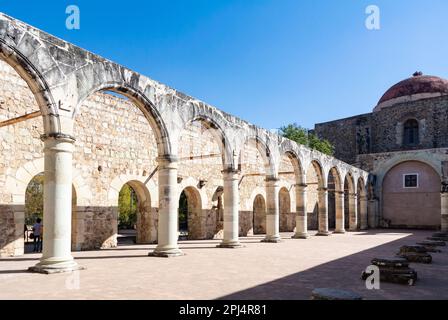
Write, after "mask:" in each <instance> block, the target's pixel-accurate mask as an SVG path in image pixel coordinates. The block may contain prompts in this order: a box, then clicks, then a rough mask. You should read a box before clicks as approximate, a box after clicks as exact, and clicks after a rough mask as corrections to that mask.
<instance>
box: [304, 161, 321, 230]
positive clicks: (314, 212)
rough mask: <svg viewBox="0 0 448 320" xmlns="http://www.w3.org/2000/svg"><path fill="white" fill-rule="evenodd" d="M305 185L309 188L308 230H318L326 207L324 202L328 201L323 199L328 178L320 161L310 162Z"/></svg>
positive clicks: (307, 202) (307, 205)
mask: <svg viewBox="0 0 448 320" xmlns="http://www.w3.org/2000/svg"><path fill="white" fill-rule="evenodd" d="M305 184H306V186H307V187H306V189H307V193H306V195H307V199H306V212H307V217H308V229H311V230H313V229H314V230H318V229H319V225H320V223H319V216H320V214H321V211H322V210H323V209H324V206H325V204H324V203H323V201H324V200H325V202H326V199H323V198H322V197H321V195H322V192H324V191H325V190H326V189H325V188H326V177H325V176H324V171H323V167H322V164H321V163H320V161H319V160H317V159H311V161H310V162H308V167H307V170H306V182H305ZM321 209H322V210H321Z"/></svg>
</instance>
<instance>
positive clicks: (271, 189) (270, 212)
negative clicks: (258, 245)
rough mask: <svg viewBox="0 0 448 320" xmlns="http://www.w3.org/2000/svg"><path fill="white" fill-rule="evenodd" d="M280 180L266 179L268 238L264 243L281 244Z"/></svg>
mask: <svg viewBox="0 0 448 320" xmlns="http://www.w3.org/2000/svg"><path fill="white" fill-rule="evenodd" d="M279 190H280V188H279V185H278V179H277V178H273V177H269V178H267V179H266V237H265V238H264V239H263V240H262V242H274V243H275V242H280V232H279V230H280V205H279V199H278V193H279Z"/></svg>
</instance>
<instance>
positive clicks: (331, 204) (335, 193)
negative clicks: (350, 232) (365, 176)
mask: <svg viewBox="0 0 448 320" xmlns="http://www.w3.org/2000/svg"><path fill="white" fill-rule="evenodd" d="M327 176H328V177H327V185H328V228H329V229H336V226H337V225H338V224H339V223H341V224H342V223H343V221H338V222H339V223H337V219H341V220H343V219H344V217H343V215H341V214H340V212H339V211H340V208H342V205H343V204H342V201H341V200H342V199H341V197H340V196H339V194H340V193H341V192H342V191H343V190H342V183H341V180H342V179H341V174H340V172H339V169H338V168H337V167H332V168H330V170H328V175H327Z"/></svg>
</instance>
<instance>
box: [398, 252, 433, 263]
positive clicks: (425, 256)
mask: <svg viewBox="0 0 448 320" xmlns="http://www.w3.org/2000/svg"><path fill="white" fill-rule="evenodd" d="M397 256H398V257H400V258H404V259H406V260H408V261H409V262H417V263H426V264H429V263H431V262H432V256H431V255H430V254H429V253H416V252H405V253H399V254H397Z"/></svg>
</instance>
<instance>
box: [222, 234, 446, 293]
mask: <svg viewBox="0 0 448 320" xmlns="http://www.w3.org/2000/svg"><path fill="white" fill-rule="evenodd" d="M391 232H393V233H403V232H402V231H396V230H395V231H394V230H390V231H389V230H388V231H385V230H384V231H383V230H373V231H369V232H366V233H364V234H365V235H370V236H374V235H375V234H384V233H391ZM430 234H431V232H423V231H413V234H412V235H410V236H407V237H404V238H402V239H399V240H396V241H392V242H389V243H387V244H384V245H380V246H377V247H374V248H372V249H368V250H364V251H362V252H359V253H356V254H352V255H349V256H346V257H344V258H341V259H337V260H334V261H331V262H328V263H325V264H322V265H319V266H316V267H314V268H311V269H308V270H305V271H302V272H298V273H295V274H292V275H290V276H287V277H284V278H280V279H277V280H274V281H271V282H267V283H264V284H261V285H259V286H256V287H253V288H249V289H246V290H242V291H239V292H235V293H232V294H230V295H227V296H223V297H221V298H219V299H221V300H233V299H235V300H242V299H250V300H252V299H256V300H262V299H266V300H267V299H279V300H308V299H310V296H311V292H312V290H313V289H315V288H327V287H331V288H339V289H346V290H352V291H355V292H357V293H358V294H360V295H361V296H363V297H364V298H365V299H448V291H447V290H446V288H447V287H448V278H447V277H446V274H447V273H448V254H447V253H448V249H443V252H442V253H435V254H433V258H434V261H433V264H432V265H431V264H429V265H424V264H412V265H411V267H412V268H414V269H415V270H416V271H417V273H418V276H419V280H418V281H417V283H416V286H415V287H409V286H406V285H399V284H391V283H384V282H383V283H381V289H380V290H368V289H366V287H365V282H364V281H363V280H361V279H360V276H361V272H362V271H363V270H365V268H366V267H367V266H368V265H370V261H371V259H373V258H375V257H385V256H386V257H387V256H394V255H395V253H396V252H397V251H398V249H399V248H400V246H402V245H405V244H415V243H416V242H418V241H420V240H423V239H425V238H426V237H427V236H428V235H430ZM329 241H331V238H329ZM317 254H319V253H318V252H316V255H317Z"/></svg>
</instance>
